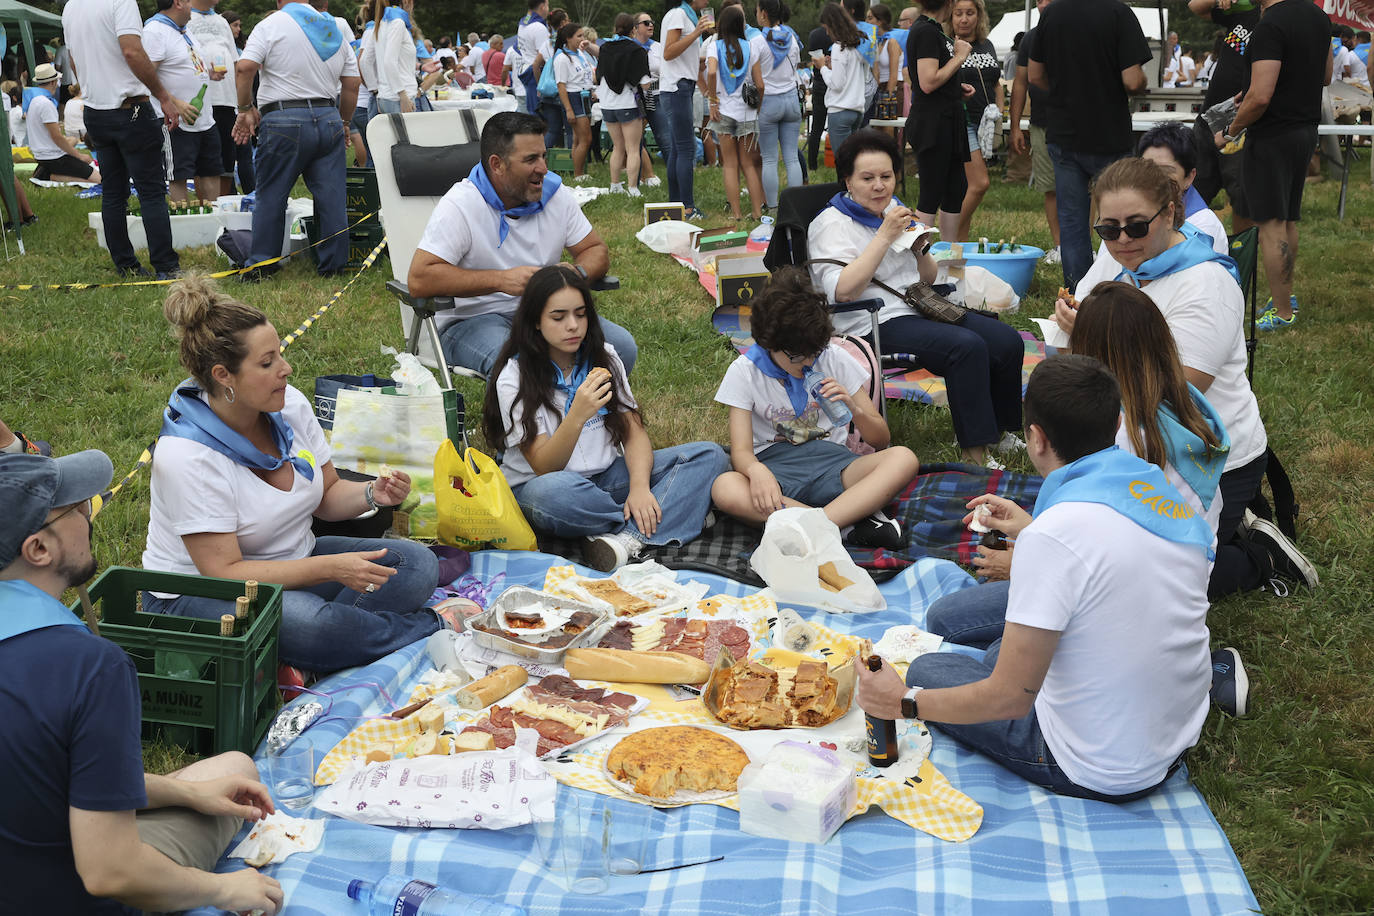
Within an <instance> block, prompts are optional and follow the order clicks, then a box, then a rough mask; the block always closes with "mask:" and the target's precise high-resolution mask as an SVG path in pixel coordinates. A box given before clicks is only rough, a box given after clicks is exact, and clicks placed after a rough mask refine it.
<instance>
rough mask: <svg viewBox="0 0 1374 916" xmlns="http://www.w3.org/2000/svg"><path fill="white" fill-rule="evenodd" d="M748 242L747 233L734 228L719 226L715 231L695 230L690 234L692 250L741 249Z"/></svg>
mask: <svg viewBox="0 0 1374 916" xmlns="http://www.w3.org/2000/svg"><path fill="white" fill-rule="evenodd" d="M748 242H749V233H747V232H745V231H743V230H741V229H736V228H735V227H734V226H720V227H719V228H716V229H697V230H696V231H695V232H693V233H692V250H694V251H703V252H704V251H722V250H724V249H726V248H743V247H744V246H745V245H746V244H748Z"/></svg>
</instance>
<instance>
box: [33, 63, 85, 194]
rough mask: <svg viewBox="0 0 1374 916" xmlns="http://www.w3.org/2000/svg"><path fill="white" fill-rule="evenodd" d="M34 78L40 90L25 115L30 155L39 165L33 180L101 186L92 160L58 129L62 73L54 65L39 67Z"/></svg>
mask: <svg viewBox="0 0 1374 916" xmlns="http://www.w3.org/2000/svg"><path fill="white" fill-rule="evenodd" d="M33 79H34V83H35V84H36V85H37V87H38V89H39V91H38V92H37V93H35V94H34V96H33V97H32V98H31V99H30V100H29V110H28V113H27V114H26V115H25V118H26V119H27V120H28V122H29V137H28V141H29V152H31V153H33V158H34V159H35V160H37V162H38V167H37V168H35V169H34V170H33V177H34V178H36V179H38V180H39V181H76V182H80V183H82V184H99V183H100V173H99V172H97V171H96V170H95V169H94V168H92V167H91V166H92V162H93V160H92V159H91V157H90V156H88V155H87V154H85V153H83V152H81V151H79V150H78V149H77V148H76V147H75V146H74V145H73V144H72V141H71V140H69V139H67V135H66V134H64V133H63V132H62V128H61V127H59V126H58V123H57V91H58V86H59V85H60V82H61V79H62V74H60V73H58V72H57V68H56V67H54V66H53V65H52V64H39V65H38V67H37V69H35V70H34V71H33ZM67 104H69V105H70V104H71V103H70V102H68V103H67Z"/></svg>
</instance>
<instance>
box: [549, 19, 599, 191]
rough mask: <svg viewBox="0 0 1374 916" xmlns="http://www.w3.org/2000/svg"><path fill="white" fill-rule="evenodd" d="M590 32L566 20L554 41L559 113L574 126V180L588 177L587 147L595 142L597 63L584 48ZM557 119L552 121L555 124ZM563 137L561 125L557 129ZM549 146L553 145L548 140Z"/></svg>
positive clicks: (553, 64) (582, 179) (556, 103)
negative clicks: (593, 114) (593, 118)
mask: <svg viewBox="0 0 1374 916" xmlns="http://www.w3.org/2000/svg"><path fill="white" fill-rule="evenodd" d="M585 43H586V35H585V33H584V32H583V31H582V26H581V24H579V23H576V22H568V23H565V24H564V25H563V26H562V27H561V28H559V30H558V36H557V37H556V38H555V39H554V42H553V61H552V62H551V64H550V66H552V67H553V76H554V79H555V80H556V81H557V82H558V98H557V99H555V100H554V103H555V106H556V107H557V109H558V111H559V113H560V114H561V115H562V116H563V117H565V118H566V119H567V123H568V124H570V125H572V130H573V147H572V159H573V181H586V180H587V150H588V149H590V148H591V145H592V122H591V108H592V102H591V92H592V79H593V75H594V73H595V71H596V62H595V61H593V60H592V56H591V55H590V54H588V53H587V52H586V51H584V50H582V46H583V44H585ZM552 125H553V122H552V121H551V122H550V127H552ZM556 133H557V135H558V136H559V137H561V136H562V130H561V128H560V129H559V130H558V131H556ZM545 144H546V145H552V144H549V143H548V140H547V138H546V139H545Z"/></svg>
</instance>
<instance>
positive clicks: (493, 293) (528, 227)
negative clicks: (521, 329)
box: [406, 112, 638, 375]
mask: <svg viewBox="0 0 1374 916" xmlns="http://www.w3.org/2000/svg"><path fill="white" fill-rule="evenodd" d="M544 128H545V124H544V122H543V121H542V120H540V119H539V118H537V117H535V116H534V115H529V114H524V113H521V112H502V113H500V114H496V115H493V116H492V117H491V119H490V120H488V121H487V123H486V124H485V125H483V127H482V140H481V151H482V161H481V162H479V163H478V164H477V165H475V166H473V169H472V172H471V173H470V174H469V175H468V177H467V178H465V179H463V180H462V181H460V182H458V183H457V184H455V185H454V186H453V187H452V188H450V189H449V192H448V193H447V194H445V195H444V196H443V198H442V199H441V200H440V201H439V203H438V204H437V205H436V206H435V208H434V212H433V213H432V214H430V217H429V224H428V225H427V226H426V227H425V234H424V236H423V237H421V239H420V244H419V246H418V247H416V249H415V256H414V257H413V258H412V259H411V262H410V273H409V275H408V276H407V278H406V283H407V285H408V286H409V287H410V294H411V295H412V296H416V297H424V298H429V297H433V296H452V297H454V300H455V302H454V307H453V309H451V310H448V311H443V312H440V313H439V314H438V315H436V316H435V319H436V321H438V323H439V336H440V339H441V341H442V343H443V347H444V358H445V359H447V360H448V361H449V363H451V364H454V365H458V366H465V367H467V368H468V369H473V370H475V371H477V372H480V373H482V374H483V375H489V374H490V373H491V368H492V366H493V365H494V364H495V362H496V356H497V354H498V353H499V352H500V351H501V347H502V346H503V345H504V344H505V342H506V338H508V337H509V336H510V327H511V316H512V315H513V314H515V306H516V303H518V302H519V301H520V296H521V294H522V293H524V291H525V284H526V283H528V282H529V279H530V277H532V276H533V275H534V272H535V271H536V270H538V269H539V268H541V267H547V266H549V265H550V264H557V263H558V261H559V260H560V259H561V258H562V256H563V250H564V249H565V248H566V249H567V251H568V254H569V255H571V256H572V262H573V267H574V268H575V269H576V270H577V272H578V273H580V274H582V275H583V276H584V277H586V278H587V279H588V280H593V281H595V280H599V279H601V278H602V277H603V276H605V274H606V268H607V267H608V266H609V264H610V251H609V249H607V247H606V243H605V242H603V241H602V240H601V236H600V235H598V234H597V231H596V230H595V229H593V228H592V224H591V223H589V222H588V221H587V217H585V216H583V215H582V208H581V207H580V206H578V203H577V199H576V198H575V197H574V196H573V193H572V192H571V191H570V190H568V189H567V188H565V187H563V183H562V181H561V180H560V179H559V177H558V176H557V175H556V174H553V173H550V172H549V165H548V160H547V154H546V152H545V149H544ZM601 327H602V329H603V330H604V331H605V334H606V342H607V343H609V344H610V345H611V346H613V347H615V351H616V353H617V354H618V355H619V356H620V359H621V362H623V363H624V364H625V371H626V373H627V374H628V373H629V372H630V370H631V369H633V368H634V363H635V357H636V355H637V354H638V348H637V347H636V346H635V341H634V338H633V337H632V336H630V332H629V331H627V330H625V329H624V328H622V327H620V326H619V325H617V324H613V323H612V322H610V321H607V320H606V319H605V318H604V317H603V318H602V319H601Z"/></svg>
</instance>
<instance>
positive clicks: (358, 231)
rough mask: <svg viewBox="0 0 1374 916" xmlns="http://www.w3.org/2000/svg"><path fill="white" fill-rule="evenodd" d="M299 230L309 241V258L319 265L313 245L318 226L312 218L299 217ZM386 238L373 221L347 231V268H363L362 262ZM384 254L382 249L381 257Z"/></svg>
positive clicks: (317, 251) (316, 240) (379, 226)
mask: <svg viewBox="0 0 1374 916" xmlns="http://www.w3.org/2000/svg"><path fill="white" fill-rule="evenodd" d="M301 228H303V229H304V230H305V236H306V238H307V239H308V240H309V241H310V246H311V247H310V249H309V250H310V258H311V260H313V261H314V262H315V263H316V264H318V263H320V250H319V249H318V248H316V247H314V246H315V243H316V242H318V241H319V240H320V232H319V227H318V224H317V223H316V222H315V217H313V216H303V217H301ZM385 237H386V232H385V231H384V230H383V229H382V227H381V224H380V223H378V222H377V221H376V220H375V219H370V220H368V221H367V222H365V223H363V224H362V225H361V226H355V227H354V228H352V229H350V230H348V265H347V266H348V268H349V269H350V270H357V269H358V268H359V267H362V266H363V260H364V259H365V258H366V257H367V256H368V255H369V254H371V253H372V249H373V248H376V247H377V245H378V244H379V243H380V242H381V241H382V239H384V238H385ZM385 254H386V249H385V248H384V249H382V255H385Z"/></svg>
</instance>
